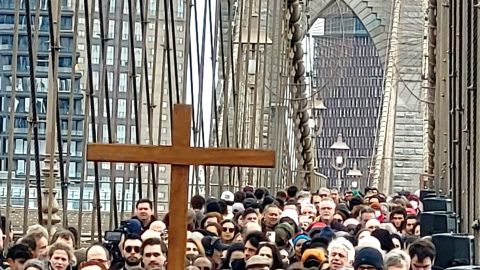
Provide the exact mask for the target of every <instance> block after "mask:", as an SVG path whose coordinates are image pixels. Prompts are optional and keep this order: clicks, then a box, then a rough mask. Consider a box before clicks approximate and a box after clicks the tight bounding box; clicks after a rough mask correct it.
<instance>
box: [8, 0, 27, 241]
mask: <svg viewBox="0 0 480 270" xmlns="http://www.w3.org/2000/svg"><path fill="white" fill-rule="evenodd" d="M19 13H20V2H19V1H17V2H16V3H15V15H14V19H13V48H12V49H13V50H12V71H13V72H12V77H11V84H12V86H11V87H12V94H11V96H10V105H9V107H10V113H9V118H10V119H9V123H8V124H9V127H8V138H9V139H8V149H13V148H14V146H13V142H14V139H13V135H14V125H15V113H14V112H15V111H16V109H15V101H16V93H17V58H18V25H19V17H20V16H19ZM22 144H23V140H22ZM13 152H14V151H8V163H7V164H8V166H7V167H8V168H7V170H8V173H7V201H6V209H5V210H6V211H5V218H6V220H10V213H11V208H12V202H11V199H12V194H11V193H12V192H11V190H12V172H13ZM26 163H30V160H26ZM17 167H18V166H17ZM24 196H25V195H24ZM5 229H6V231H5V234H6V235H8V234H9V232H10V226H8V224H6V225H5ZM6 240H7V241H9V240H10V239H9V238H8V237H7V238H6ZM6 244H8V242H7V243H6Z"/></svg>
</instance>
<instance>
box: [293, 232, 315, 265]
mask: <svg viewBox="0 0 480 270" xmlns="http://www.w3.org/2000/svg"><path fill="white" fill-rule="evenodd" d="M310 240H312V239H311V238H310V237H309V236H308V235H306V234H299V235H297V236H295V238H293V241H292V242H293V248H294V251H295V254H294V256H293V258H292V259H291V261H292V262H298V261H300V260H301V259H302V246H303V244H304V243H305V242H307V241H310Z"/></svg>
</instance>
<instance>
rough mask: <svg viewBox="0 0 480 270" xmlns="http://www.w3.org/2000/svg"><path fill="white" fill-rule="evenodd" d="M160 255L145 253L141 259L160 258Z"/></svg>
mask: <svg viewBox="0 0 480 270" xmlns="http://www.w3.org/2000/svg"><path fill="white" fill-rule="evenodd" d="M161 255H162V254H160V253H158V252H152V253H145V254H143V257H146V258H150V257H155V258H157V257H160V256H161Z"/></svg>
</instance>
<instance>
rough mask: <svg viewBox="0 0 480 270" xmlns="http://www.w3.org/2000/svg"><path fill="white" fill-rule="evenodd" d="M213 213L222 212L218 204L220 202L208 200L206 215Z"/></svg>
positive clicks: (213, 199)
mask: <svg viewBox="0 0 480 270" xmlns="http://www.w3.org/2000/svg"><path fill="white" fill-rule="evenodd" d="M212 212H216V213H221V212H222V211H221V209H220V204H219V203H218V200H217V199H215V198H209V199H207V202H206V206H205V214H208V213H212Z"/></svg>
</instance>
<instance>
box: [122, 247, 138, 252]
mask: <svg viewBox="0 0 480 270" xmlns="http://www.w3.org/2000/svg"><path fill="white" fill-rule="evenodd" d="M132 250H133V251H135V253H140V247H138V246H127V247H125V251H126V252H128V253H130V252H132Z"/></svg>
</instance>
